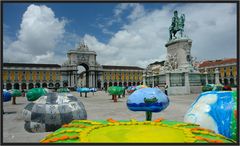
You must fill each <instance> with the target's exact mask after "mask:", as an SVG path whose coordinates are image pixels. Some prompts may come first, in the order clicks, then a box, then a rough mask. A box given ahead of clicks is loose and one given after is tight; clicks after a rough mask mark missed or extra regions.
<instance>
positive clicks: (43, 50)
mask: <svg viewBox="0 0 240 146" xmlns="http://www.w3.org/2000/svg"><path fill="white" fill-rule="evenodd" d="M30 7H31V9H30ZM30 7H29V8H28V9H27V11H26V12H25V14H24V16H23V20H22V24H21V30H20V31H19V35H18V37H17V40H16V41H14V42H13V43H11V44H9V45H8V47H6V49H4V59H6V58H7V59H10V60H12V61H18V62H48V63H49V62H51V63H52V62H54V61H55V62H59V61H62V62H63V61H65V58H63V56H66V53H67V50H69V49H75V48H73V47H74V45H73V44H79V40H80V38H81V37H80V36H79V35H77V34H74V33H69V32H65V31H64V26H65V23H66V22H65V21H63V20H59V19H58V18H56V17H55V16H54V13H53V12H52V10H51V9H49V8H47V7H45V6H35V5H31V6H30ZM129 8H130V9H131V11H130V13H129V15H128V16H127V18H128V19H129V21H128V22H125V23H124V24H123V25H122V27H121V28H120V29H119V30H118V31H117V32H116V33H113V32H109V31H108V29H106V27H105V26H102V29H105V33H111V35H112V37H111V38H110V39H109V41H108V42H107V43H103V42H100V41H99V40H98V38H96V37H95V36H94V35H89V34H85V35H84V36H83V38H84V40H85V42H86V43H87V45H88V46H89V48H90V50H94V51H96V52H97V61H98V62H99V63H100V64H109V65H111V64H112V65H137V66H140V67H146V66H147V65H148V64H150V63H152V62H155V61H162V60H164V59H165V57H166V52H167V51H166V50H167V49H166V48H165V44H166V42H167V41H168V38H169V32H168V28H169V26H170V24H171V18H172V16H173V10H175V9H176V10H178V11H179V13H180V14H181V13H184V14H185V16H186V22H185V33H186V34H187V35H188V36H189V37H190V38H191V39H192V40H193V44H192V55H193V56H195V57H197V58H198V59H199V60H203V59H216V58H224V57H235V56H236V55H235V54H236V7H234V4H230V3H228V4H227V3H226V4H210V3H207V4H199V3H198V4H196V3H194V4H170V5H164V6H163V7H162V8H161V9H155V10H151V11H146V10H145V8H144V7H143V5H142V4H127V3H124V4H120V5H118V6H117V7H116V9H115V11H114V16H115V17H119V18H121V17H122V14H123V12H125V11H126V10H128V9H129ZM63 35H64V37H63ZM59 40H61V41H60V42H59ZM4 44H6V42H4Z"/></svg>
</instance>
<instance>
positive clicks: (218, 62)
mask: <svg viewBox="0 0 240 146" xmlns="http://www.w3.org/2000/svg"><path fill="white" fill-rule="evenodd" d="M232 63H237V59H236V58H227V59H222V60H207V61H203V62H202V63H200V64H199V68H202V67H210V66H218V65H224V64H232Z"/></svg>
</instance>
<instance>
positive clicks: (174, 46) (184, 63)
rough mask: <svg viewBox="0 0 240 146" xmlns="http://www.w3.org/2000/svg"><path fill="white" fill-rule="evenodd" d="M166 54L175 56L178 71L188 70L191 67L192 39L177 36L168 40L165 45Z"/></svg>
mask: <svg viewBox="0 0 240 146" xmlns="http://www.w3.org/2000/svg"><path fill="white" fill-rule="evenodd" d="M165 46H166V47H167V54H168V55H170V56H175V57H176V62H177V67H176V69H178V70H180V71H188V70H189V69H192V65H191V64H190V61H191V47H192V40H191V39H189V38H179V39H175V40H171V41H169V42H168V43H167V44H166V45H165Z"/></svg>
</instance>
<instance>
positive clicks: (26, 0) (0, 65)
mask: <svg viewBox="0 0 240 146" xmlns="http://www.w3.org/2000/svg"><path fill="white" fill-rule="evenodd" d="M130 2H131V3H235V4H236V7H237V10H236V11H237V14H236V17H237V18H236V20H237V33H236V35H237V36H236V38H237V41H236V42H237V48H236V49H237V56H236V57H237V99H238V101H237V117H238V118H237V134H238V137H237V143H230V144H227V143H224V144H219V143H218V144H208V143H206V144H205V143H77V144H70V143H69V144H68V143H66V144H64V143H60V144H59V143H58V144H57V145H239V144H240V143H239V137H240V136H239V126H240V125H239V121H240V119H239V97H240V95H239V92H240V87H239V81H240V79H239V76H240V59H239V57H240V54H239V53H240V52H239V49H240V48H239V26H240V23H239V22H240V18H239V17H240V15H239V13H240V8H239V3H240V2H239V1H238V0H229V1H228V0H218V1H216V0H210V1H206V0H196V1H193V0H190V1H187V0H175V1H173V0H150V1H147V0H143V1H141V0H129V1H127V0H120V1H115V0H113V1H112V0H103V1H101V0H99V1H98V0H89V1H86V0H84V1H79V0H70V1H59V0H41V1H36V0H32V1H31V0H23V1H16V0H3V1H0V3H1V38H3V31H2V30H3V4H4V3H130ZM0 56H1V58H0V68H1V71H0V75H1V78H0V83H2V81H3V77H2V73H3V41H2V39H1V51H0ZM2 87H3V86H2V84H1V86H0V93H1V95H2V90H3V89H2ZM0 100H1V120H0V124H1V145H43V144H42V143H4V142H3V131H2V129H3V124H2V123H3V102H2V98H1V99H0ZM44 145H46V144H44ZM47 145H55V144H54V143H49V144H47Z"/></svg>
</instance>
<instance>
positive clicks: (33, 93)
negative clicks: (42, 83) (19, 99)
mask: <svg viewBox="0 0 240 146" xmlns="http://www.w3.org/2000/svg"><path fill="white" fill-rule="evenodd" d="M48 92H49V91H48V90H47V89H46V88H32V89H30V90H28V92H27V100H28V101H35V100H37V99H38V98H39V97H41V96H43V95H46V94H47V93H48Z"/></svg>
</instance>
